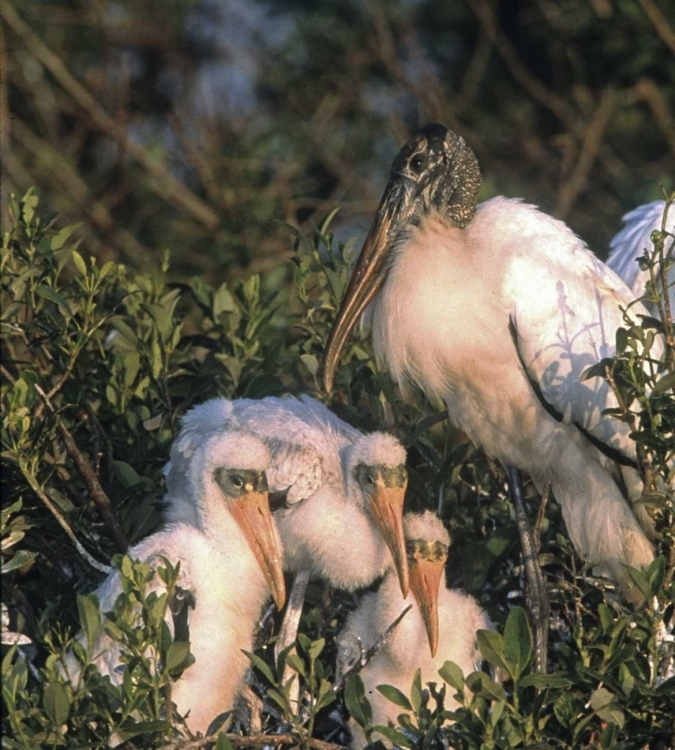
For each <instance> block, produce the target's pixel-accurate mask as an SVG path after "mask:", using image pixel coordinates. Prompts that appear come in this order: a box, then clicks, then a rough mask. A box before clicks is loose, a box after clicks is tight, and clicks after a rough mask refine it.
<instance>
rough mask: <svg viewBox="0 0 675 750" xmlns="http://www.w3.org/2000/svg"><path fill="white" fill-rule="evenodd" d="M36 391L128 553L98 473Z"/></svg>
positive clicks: (111, 529) (44, 396)
mask: <svg viewBox="0 0 675 750" xmlns="http://www.w3.org/2000/svg"><path fill="white" fill-rule="evenodd" d="M35 390H36V391H37V393H38V394H39V396H40V398H41V399H42V402H43V403H44V404H45V406H46V407H47V410H48V411H49V412H50V413H51V414H52V415H53V416H54V418H55V420H56V429H57V430H58V431H59V434H60V435H61V437H62V438H63V442H64V443H65V444H66V449H67V451H68V454H69V455H70V457H71V458H72V459H73V462H74V463H75V466H77V469H78V471H79V472H80V474H81V475H82V479H83V480H84V483H85V485H86V486H87V490H88V491H89V494H90V496H91V499H92V500H93V501H94V504H95V505H96V508H97V509H98V512H99V514H100V515H101V518H102V520H103V523H105V525H106V527H107V529H108V531H109V532H110V534H111V536H112V538H113V540H114V542H115V544H116V545H117V548H118V549H119V551H120V552H126V551H127V549H128V547H129V540H128V539H127V536H126V534H125V533H124V530H123V529H122V526H121V525H120V522H119V519H118V518H117V516H116V515H115V511H114V510H113V508H112V504H111V502H110V498H109V497H108V495H106V493H105V491H104V489H103V487H101V484H100V482H99V481H98V477H97V476H96V472H95V471H94V469H93V467H92V465H91V464H90V463H89V461H88V460H87V459H86V457H85V456H84V455H83V454H82V453H81V452H80V450H79V448H78V447H77V444H76V443H75V440H74V439H73V436H72V435H71V433H70V431H69V430H68V428H67V427H66V425H65V424H64V423H63V421H62V420H61V418H60V417H59V416H58V415H57V414H56V412H55V411H54V407H53V406H52V404H51V401H50V400H49V397H48V396H47V394H46V393H45V392H44V391H43V390H42V388H41V387H40V386H39V385H37V384H36V386H35Z"/></svg>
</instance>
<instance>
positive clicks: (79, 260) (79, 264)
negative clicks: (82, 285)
mask: <svg viewBox="0 0 675 750" xmlns="http://www.w3.org/2000/svg"><path fill="white" fill-rule="evenodd" d="M70 257H71V258H72V259H73V263H74V264H75V267H76V268H77V270H78V271H79V272H80V273H81V274H82V276H86V275H87V264H86V263H85V262H84V258H83V257H82V256H81V255H80V254H79V253H78V252H77V250H73V252H72V253H71V256H70Z"/></svg>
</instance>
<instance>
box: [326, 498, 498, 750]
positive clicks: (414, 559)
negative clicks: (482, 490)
mask: <svg viewBox="0 0 675 750" xmlns="http://www.w3.org/2000/svg"><path fill="white" fill-rule="evenodd" d="M403 524H404V527H405V537H406V547H407V551H408V565H409V568H410V589H411V591H412V593H413V597H412V600H411V603H412V608H411V610H410V611H409V612H407V613H406V614H405V615H404V617H403V619H402V620H401V621H400V622H399V623H398V625H397V626H396V627H395V628H394V630H393V632H392V634H391V635H390V636H389V638H388V639H387V640H386V641H385V643H384V645H383V646H382V647H381V648H380V650H379V651H377V653H376V654H375V655H374V656H373V657H372V659H371V660H370V661H369V662H368V663H367V664H366V665H365V666H364V667H363V668H362V669H361V671H360V672H359V674H360V675H361V678H362V680H363V683H364V687H365V691H366V695H367V697H368V700H369V701H370V704H371V707H372V710H373V724H384V725H386V724H387V723H388V722H390V721H391V722H394V723H395V722H396V717H397V716H398V715H399V714H400V713H401V709H400V708H399V707H398V706H396V705H394V704H393V703H391V702H390V701H388V700H387V699H386V698H385V697H384V696H383V695H382V694H381V693H380V692H379V691H378V690H377V686H378V685H394V686H395V687H397V688H398V689H399V690H401V691H402V692H403V693H404V694H405V695H409V694H410V688H411V685H412V682H413V677H414V676H415V672H416V671H417V669H420V670H421V676H422V684H426V683H427V682H439V681H440V680H439V677H438V670H439V669H440V668H441V667H442V666H443V665H444V664H445V662H446V661H453V662H455V664H457V666H459V667H460V668H461V669H462V671H463V672H464V675H465V676H466V675H468V674H470V673H471V672H473V671H475V670H476V669H477V668H478V666H479V662H480V656H479V652H478V650H477V648H476V631H477V630H480V629H490V628H491V627H492V625H491V623H490V620H489V618H488V616H487V615H486V613H485V612H484V611H483V610H482V609H481V607H480V606H479V605H478V603H477V602H476V600H475V599H474V598H473V597H471V596H468V595H467V594H462V593H460V592H459V591H453V590H450V589H447V588H446V587H445V584H444V583H443V585H440V584H441V580H442V578H443V573H444V569H445V562H446V560H447V557H448V547H449V545H450V537H449V535H448V532H447V531H446V529H445V527H444V526H443V524H442V523H441V521H440V519H439V518H438V517H437V516H436V515H434V514H433V513H432V512H431V511H426V512H425V513H422V514H413V513H407V514H406V515H405V517H404V520H403ZM407 605H408V602H406V601H404V600H403V598H402V596H401V592H400V591H399V590H398V587H397V585H396V578H395V576H394V574H393V571H390V572H389V573H387V575H386V576H385V578H384V580H383V581H382V585H381V586H380V588H379V589H378V590H377V591H376V592H375V593H370V594H366V596H364V597H363V600H362V601H361V603H360V604H359V606H358V608H357V609H356V610H355V611H354V612H352V613H351V615H350V616H349V617H348V618H347V622H346V623H345V627H344V629H343V631H342V632H341V633H340V635H339V637H338V664H337V669H336V671H337V673H338V675H340V674H342V673H344V672H345V671H347V670H348V669H349V668H350V667H351V666H352V665H353V664H354V663H355V662H356V661H357V660H358V659H359V658H360V656H361V652H362V650H363V651H367V650H368V649H370V648H371V647H372V646H373V644H375V643H377V641H378V640H379V639H380V638H381V636H382V633H383V632H384V631H385V630H386V629H387V627H388V626H389V625H390V624H391V623H392V622H394V621H395V620H396V618H397V617H398V616H399V615H400V614H401V612H403V611H404V610H405V608H406V606H407ZM448 700H449V702H446V708H449V709H452V707H453V706H454V705H456V703H455V702H454V701H453V699H452V698H450V699H448ZM350 729H351V731H352V736H353V747H363V746H364V745H365V744H366V743H365V737H364V735H363V731H362V730H361V728H360V727H359V725H358V724H356V722H354V721H353V720H352V721H351V722H350Z"/></svg>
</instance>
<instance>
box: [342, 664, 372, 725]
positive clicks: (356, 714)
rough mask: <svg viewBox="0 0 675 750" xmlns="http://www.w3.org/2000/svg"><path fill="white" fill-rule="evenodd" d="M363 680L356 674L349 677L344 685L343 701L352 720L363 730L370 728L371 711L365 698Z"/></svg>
mask: <svg viewBox="0 0 675 750" xmlns="http://www.w3.org/2000/svg"><path fill="white" fill-rule="evenodd" d="M365 692H366V691H365V688H364V686H363V680H362V679H361V677H360V676H359V675H358V674H352V675H349V677H348V678H347V682H346V683H345V691H344V699H345V705H346V706H347V710H348V711H349V713H350V714H351V716H352V719H354V721H355V722H356V723H357V724H358V725H359V726H361V727H363V728H364V729H367V728H368V727H369V726H370V722H371V721H372V716H373V714H372V710H371V708H370V703H369V702H368V699H367V698H366V694H365Z"/></svg>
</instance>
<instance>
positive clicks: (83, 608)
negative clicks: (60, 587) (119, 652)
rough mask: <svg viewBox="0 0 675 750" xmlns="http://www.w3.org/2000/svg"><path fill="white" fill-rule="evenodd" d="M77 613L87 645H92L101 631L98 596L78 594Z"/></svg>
mask: <svg viewBox="0 0 675 750" xmlns="http://www.w3.org/2000/svg"><path fill="white" fill-rule="evenodd" d="M77 614H78V617H79V620H80V627H81V628H82V632H83V633H84V634H85V636H86V638H87V645H88V646H89V647H92V646H93V645H94V642H95V640H96V638H97V636H98V634H99V632H100V631H101V611H100V603H99V600H98V596H96V594H87V595H86V596H78V597H77Z"/></svg>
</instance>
